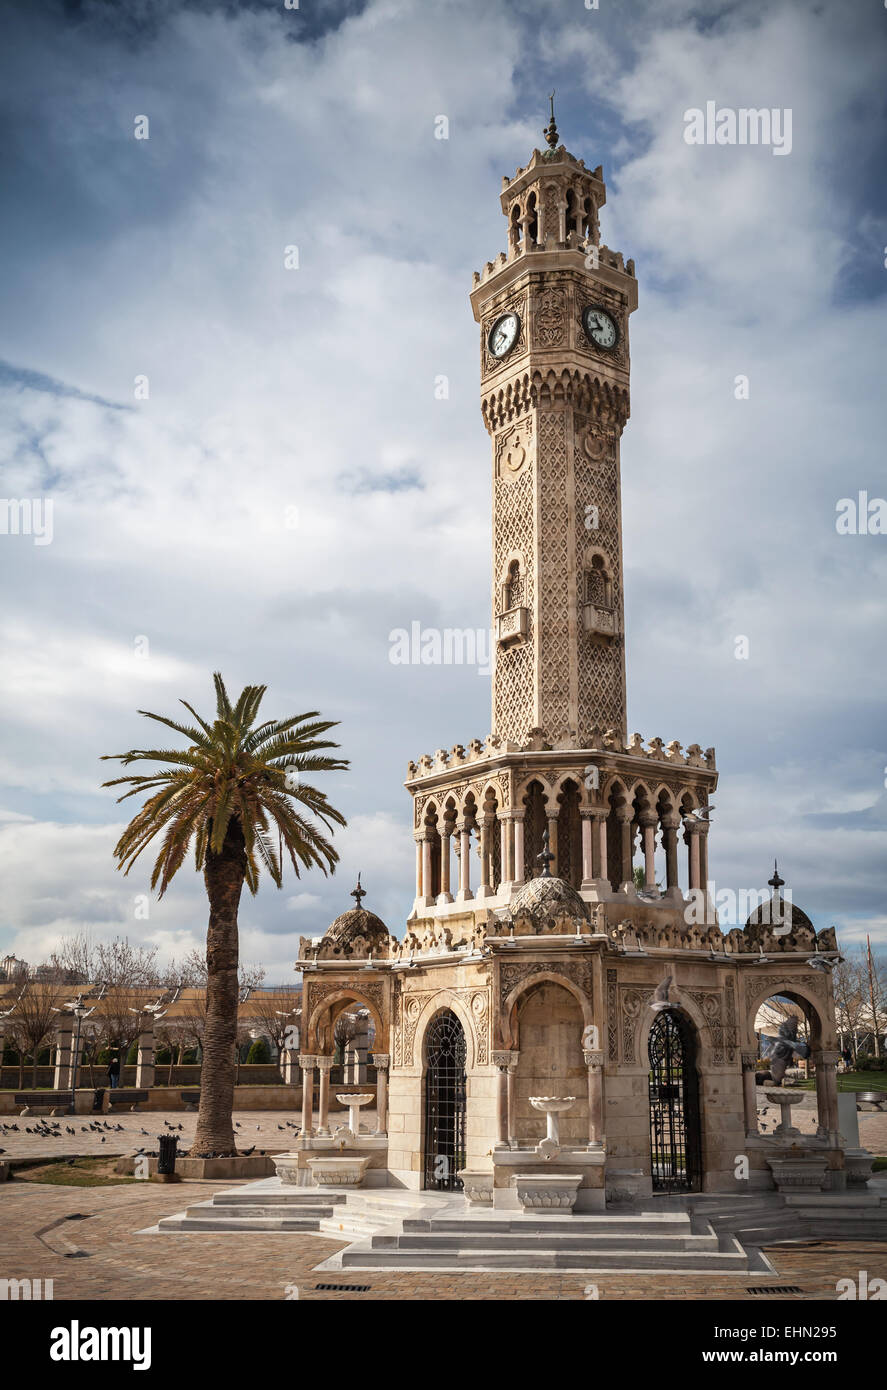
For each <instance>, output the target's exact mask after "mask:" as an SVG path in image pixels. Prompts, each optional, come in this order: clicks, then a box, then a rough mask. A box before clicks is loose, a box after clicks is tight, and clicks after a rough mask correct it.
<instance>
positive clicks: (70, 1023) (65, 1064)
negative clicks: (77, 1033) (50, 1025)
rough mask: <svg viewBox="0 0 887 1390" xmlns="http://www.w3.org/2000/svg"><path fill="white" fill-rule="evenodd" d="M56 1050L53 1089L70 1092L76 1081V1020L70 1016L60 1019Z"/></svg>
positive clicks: (63, 1016)
mask: <svg viewBox="0 0 887 1390" xmlns="http://www.w3.org/2000/svg"><path fill="white" fill-rule="evenodd" d="M55 1049H56V1051H55V1075H54V1076H53V1080H52V1085H53V1089H54V1090H56V1091H70V1089H71V1086H72V1084H73V1081H74V1019H73V1017H72V1016H71V1015H70V1014H62V1016H61V1018H60V1019H59V1024H58V1030H57V1032H56V1035H55Z"/></svg>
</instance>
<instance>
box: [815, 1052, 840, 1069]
mask: <svg viewBox="0 0 887 1390" xmlns="http://www.w3.org/2000/svg"><path fill="white" fill-rule="evenodd" d="M840 1060H841V1053H840V1052H832V1051H830V1050H828V1049H826V1048H823V1049H822V1050H821V1051H819V1052H814V1053H813V1054H812V1061H813V1063H814V1065H815V1066H817V1067H836V1066H837V1065H838V1063H839V1062H840Z"/></svg>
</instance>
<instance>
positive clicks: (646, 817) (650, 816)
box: [638, 811, 659, 827]
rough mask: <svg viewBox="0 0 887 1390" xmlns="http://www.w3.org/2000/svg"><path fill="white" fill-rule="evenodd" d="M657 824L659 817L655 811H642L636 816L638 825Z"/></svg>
mask: <svg viewBox="0 0 887 1390" xmlns="http://www.w3.org/2000/svg"><path fill="white" fill-rule="evenodd" d="M658 824H659V817H658V816H657V814H656V812H655V811H642V812H641V814H640V815H639V816H638V825H642V826H644V827H647V826H655V825H658Z"/></svg>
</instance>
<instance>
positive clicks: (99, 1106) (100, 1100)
mask: <svg viewBox="0 0 887 1390" xmlns="http://www.w3.org/2000/svg"><path fill="white" fill-rule="evenodd" d="M106 1090H107V1087H106V1086H96V1088H95V1090H94V1091H93V1093H92V1110H93V1114H95V1112H96V1111H98V1112H99V1114H101V1112H102V1110H103V1108H104V1105H105V1091H106Z"/></svg>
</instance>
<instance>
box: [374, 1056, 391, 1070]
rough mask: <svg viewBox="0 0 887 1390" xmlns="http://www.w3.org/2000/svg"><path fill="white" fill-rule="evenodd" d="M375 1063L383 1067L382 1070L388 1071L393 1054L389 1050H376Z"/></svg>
mask: <svg viewBox="0 0 887 1390" xmlns="http://www.w3.org/2000/svg"><path fill="white" fill-rule="evenodd" d="M373 1064H374V1065H375V1066H376V1067H378V1068H381V1070H382V1071H387V1070H388V1068H389V1067H390V1066H391V1054H390V1053H389V1052H374V1053H373Z"/></svg>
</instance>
